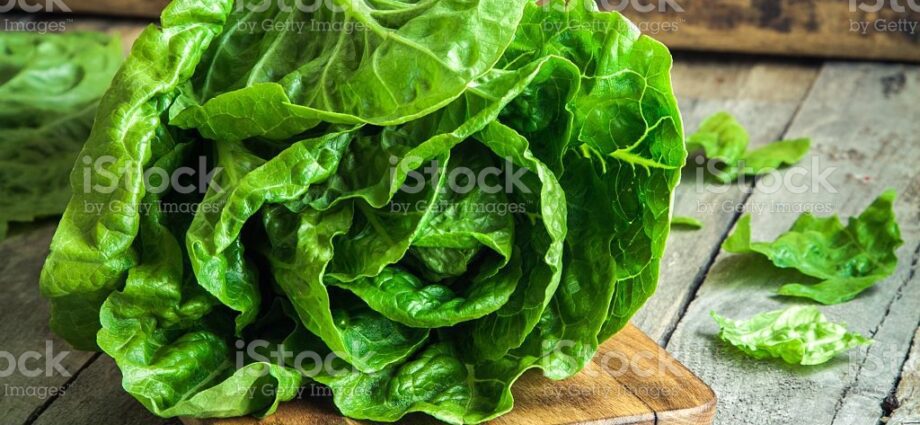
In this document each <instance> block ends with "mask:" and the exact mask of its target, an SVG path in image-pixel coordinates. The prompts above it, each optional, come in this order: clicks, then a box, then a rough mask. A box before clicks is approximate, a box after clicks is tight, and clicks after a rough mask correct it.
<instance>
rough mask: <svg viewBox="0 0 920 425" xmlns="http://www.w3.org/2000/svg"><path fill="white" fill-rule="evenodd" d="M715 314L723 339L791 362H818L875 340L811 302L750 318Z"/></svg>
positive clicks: (752, 352)
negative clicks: (849, 328)
mask: <svg viewBox="0 0 920 425" xmlns="http://www.w3.org/2000/svg"><path fill="white" fill-rule="evenodd" d="M712 318H713V319H715V320H716V322H718V323H719V327H720V328H722V332H721V333H720V334H719V336H720V337H721V338H722V340H724V341H726V342H728V343H730V344H732V345H734V346H735V347H737V348H738V349H739V350H741V351H743V352H744V353H745V354H747V355H749V356H751V357H753V358H755V359H765V358H781V359H783V361H785V362H786V363H789V364H800V365H806V366H808V365H818V364H821V363H825V362H827V361H829V360H831V359H833V358H834V356H836V355H837V354H840V353H842V352H844V351H847V350H849V349H851V348H854V347H857V346H860V345H868V344H870V343H871V342H872V341H871V340H870V339H868V338H866V337H864V336H862V335H860V334H858V333H853V332H847V329H846V327H845V326H843V325H839V324H836V323H832V322H830V321H828V320H827V318H826V317H824V315H823V314H821V312H820V311H818V309H817V308H815V307H810V306H805V307H803V306H792V307H788V308H786V309H784V310H776V311H770V312H767V313H760V314H757V315H755V316H754V317H751V318H750V319H749V320H747V321H741V320H731V319H726V318H724V317H722V316H719V315H718V314H716V313H715V312H712Z"/></svg>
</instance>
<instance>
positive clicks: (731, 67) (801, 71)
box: [632, 55, 819, 344]
mask: <svg viewBox="0 0 920 425" xmlns="http://www.w3.org/2000/svg"><path fill="white" fill-rule="evenodd" d="M818 68H819V65H818V64H803V65H797V64H787V63H781V62H775V61H762V60H760V61H752V60H747V59H735V60H724V59H723V60H717V59H711V58H710V59H693V58H691V57H688V56H686V55H678V56H677V57H676V62H675V66H674V70H673V72H672V79H673V86H674V91H675V92H676V94H677V97H678V104H679V105H680V110H681V114H682V115H683V119H684V130H685V131H686V132H687V134H691V132H693V131H696V129H697V127H699V123H700V122H701V121H702V120H703V119H704V118H706V117H708V116H709V115H711V114H713V113H715V112H719V111H728V112H730V113H732V114H733V115H735V116H736V117H737V118H738V120H739V121H740V122H741V123H742V124H743V125H744V126H745V127H746V128H747V129H748V131H749V132H750V135H751V146H760V145H763V144H766V143H769V142H772V141H775V140H777V139H779V137H780V136H781V135H782V134H783V132H784V131H785V130H786V128H787V127H788V126H789V123H790V122H791V121H792V117H793V116H794V115H795V112H796V110H797V109H798V107H799V105H800V104H801V103H802V100H803V99H804V98H805V96H806V95H807V93H808V91H809V89H810V88H811V86H812V83H813V82H814V80H815V78H816V77H817V75H818ZM777 88H780V89H777ZM690 162H691V166H690V167H687V168H686V169H685V170H684V175H683V176H682V178H681V183H680V186H678V187H677V191H676V195H675V199H674V214H675V215H683V216H691V217H695V218H697V219H700V220H701V221H702V222H703V228H702V229H700V230H697V231H687V230H680V229H675V230H673V231H672V232H671V236H670V238H669V239H668V245H667V248H666V250H665V254H664V257H663V259H662V262H661V275H660V278H659V281H658V289H657V290H656V292H655V294H654V295H653V296H652V298H651V299H650V300H649V301H648V302H647V303H646V304H645V306H643V307H642V309H641V310H639V313H638V314H637V315H636V316H635V317H634V318H633V320H632V322H633V323H634V324H636V325H637V326H638V327H639V328H640V329H642V330H643V331H645V333H647V334H648V335H649V336H650V337H652V339H655V340H656V341H658V342H659V343H660V344H664V343H665V342H667V337H668V336H669V335H670V334H671V332H672V331H673V329H674V326H675V325H676V324H677V321H678V320H679V319H680V316H681V314H683V311H684V310H685V309H686V306H687V304H688V303H689V302H690V299H691V298H692V297H693V296H694V294H695V292H696V289H697V288H698V287H699V284H700V282H701V281H702V279H703V277H704V274H705V273H706V271H707V270H708V267H709V266H710V264H711V261H712V259H713V258H714V257H715V256H716V254H717V253H718V252H719V244H720V243H721V242H722V239H723V238H724V237H725V234H726V232H727V231H728V229H729V226H731V225H732V223H733V219H734V217H735V213H734V211H733V207H734V206H735V205H738V204H739V203H742V202H744V200H745V199H746V198H747V196H748V195H749V189H750V182H747V183H742V184H737V185H723V184H720V183H714V182H711V181H709V180H708V179H705V178H704V176H705V174H704V173H703V172H704V171H705V170H704V169H703V168H702V167H700V166H698V165H697V164H696V162H695V161H694V160H693V159H691V161H690Z"/></svg>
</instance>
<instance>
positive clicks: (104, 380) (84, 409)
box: [34, 355, 179, 425]
mask: <svg viewBox="0 0 920 425" xmlns="http://www.w3.org/2000/svg"><path fill="white" fill-rule="evenodd" d="M59 424H105V425H178V424H179V421H178V420H176V419H161V418H158V417H156V416H154V415H152V414H150V412H148V411H147V409H145V408H144V406H142V405H141V404H140V403H138V402H137V400H135V399H133V398H132V397H131V396H130V395H129V394H128V393H126V392H125V391H124V390H123V389H122V388H121V373H120V372H119V371H118V368H117V367H116V366H115V362H114V361H113V360H112V359H111V358H110V357H108V356H105V355H103V356H100V357H99V358H98V359H97V360H96V361H94V362H93V363H92V364H91V365H89V367H87V368H86V370H84V371H83V373H81V374H80V376H78V377H77V379H76V380H75V381H74V382H73V384H72V385H71V386H70V387H69V388H68V390H67V392H65V393H64V395H62V396H61V397H59V398H58V399H57V400H56V401H55V402H54V403H53V404H52V405H51V406H50V407H49V408H48V409H47V410H46V411H45V412H44V413H43V414H42V415H41V416H39V417H38V419H37V420H36V421H35V422H34V425H59Z"/></svg>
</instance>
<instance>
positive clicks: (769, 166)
mask: <svg viewBox="0 0 920 425" xmlns="http://www.w3.org/2000/svg"><path fill="white" fill-rule="evenodd" d="M748 141H749V136H748V133H747V130H745V129H744V127H742V126H741V124H740V123H738V121H737V120H735V117H733V116H731V115H730V114H728V113H727V112H719V113H716V114H714V115H712V116H710V117H709V118H706V119H705V120H704V121H703V123H702V124H700V128H699V130H697V132H696V133H694V134H692V135H691V136H690V137H689V138H688V139H687V150H688V151H690V152H691V153H692V152H694V151H698V150H702V151H703V152H704V153H705V155H706V157H707V158H709V159H713V160H717V161H719V162H720V163H721V164H722V168H721V169H720V170H719V171H718V172H716V173H715V174H714V177H715V178H716V179H718V180H719V181H721V182H722V183H731V182H732V181H734V180H736V179H737V178H738V176H740V175H749V176H756V175H760V174H766V173H769V172H771V171H774V170H776V169H777V168H779V167H782V166H786V165H792V164H795V163H796V162H799V160H801V159H802V157H804V156H805V154H806V153H808V148H809V147H810V146H811V140H810V139H791V140H781V141H778V142H773V143H770V144H768V145H766V146H763V147H760V148H758V149H755V150H753V151H748V150H747V146H748Z"/></svg>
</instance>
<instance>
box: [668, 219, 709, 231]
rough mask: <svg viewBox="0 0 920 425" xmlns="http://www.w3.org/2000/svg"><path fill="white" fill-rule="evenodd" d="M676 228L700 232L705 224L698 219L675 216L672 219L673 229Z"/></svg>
mask: <svg viewBox="0 0 920 425" xmlns="http://www.w3.org/2000/svg"><path fill="white" fill-rule="evenodd" d="M675 226H677V227H683V228H685V229H690V230H700V229H702V228H703V222H702V221H700V220H699V219H697V218H696V217H689V216H684V215H675V216H673V217H671V228H672V229H673V228H674V227H675Z"/></svg>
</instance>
